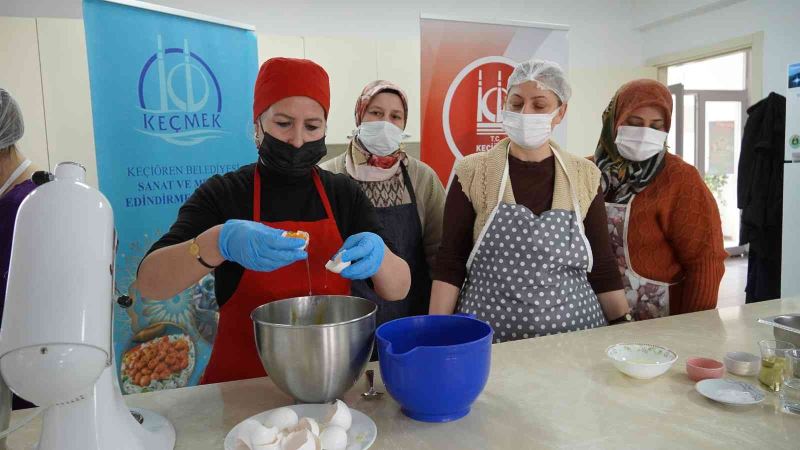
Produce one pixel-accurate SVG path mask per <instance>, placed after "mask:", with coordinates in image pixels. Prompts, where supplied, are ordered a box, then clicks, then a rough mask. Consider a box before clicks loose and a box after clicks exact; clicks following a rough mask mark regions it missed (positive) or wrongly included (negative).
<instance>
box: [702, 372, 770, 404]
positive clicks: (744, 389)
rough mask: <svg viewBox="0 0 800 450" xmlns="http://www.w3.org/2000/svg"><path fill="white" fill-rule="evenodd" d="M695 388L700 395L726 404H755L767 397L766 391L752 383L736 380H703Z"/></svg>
mask: <svg viewBox="0 0 800 450" xmlns="http://www.w3.org/2000/svg"><path fill="white" fill-rule="evenodd" d="M694 388H695V389H697V392H699V393H700V395H702V396H704V397H707V398H710V399H711V400H714V401H717V402H720V403H724V404H726V405H734V406H743V405H755V404H757V403H761V402H762V401H764V398H765V395H764V393H763V392H762V391H761V390H760V389H758V388H756V387H755V386H753V385H752V384H749V383H745V382H742V381H736V380H726V379H720V378H716V379H713V380H703V381H701V382H699V383H697V384H696V385H695V386H694Z"/></svg>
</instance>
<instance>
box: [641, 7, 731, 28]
mask: <svg viewBox="0 0 800 450" xmlns="http://www.w3.org/2000/svg"><path fill="white" fill-rule="evenodd" d="M741 1H744V0H668V1H664V0H635V1H634V2H633V9H631V14H633V25H634V27H636V28H637V29H639V28H649V27H652V26H653V25H656V24H659V23H664V22H669V21H675V20H678V19H680V18H683V17H686V16H688V15H692V14H697V13H699V12H703V11H705V12H709V11H712V10H715V9H719V8H723V7H726V6H729V5H731V4H733V3H738V2H741Z"/></svg>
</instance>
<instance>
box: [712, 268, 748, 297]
mask: <svg viewBox="0 0 800 450" xmlns="http://www.w3.org/2000/svg"><path fill="white" fill-rule="evenodd" d="M746 285H747V257H746V256H745V257H738V256H735V257H731V258H728V259H727V260H726V261H725V276H724V277H722V284H720V286H719V301H718V302H717V308H727V307H728V306H741V305H744V299H745V294H744V288H745V286H746Z"/></svg>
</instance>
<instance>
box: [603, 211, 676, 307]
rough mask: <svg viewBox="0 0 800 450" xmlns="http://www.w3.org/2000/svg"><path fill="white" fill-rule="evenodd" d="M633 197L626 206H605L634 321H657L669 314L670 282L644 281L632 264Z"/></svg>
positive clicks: (609, 231)
mask: <svg viewBox="0 0 800 450" xmlns="http://www.w3.org/2000/svg"><path fill="white" fill-rule="evenodd" d="M635 198H636V196H635V195H634V196H633V197H631V199H630V200H629V201H628V203H627V204H621V203H606V214H607V216H608V234H609V236H610V237H611V248H612V250H613V251H614V257H615V258H616V260H617V267H619V273H620V275H622V282H623V284H624V285H625V298H626V299H627V300H628V306H630V308H631V314H632V315H633V318H634V319H635V320H646V319H657V318H659V317H666V316H668V315H669V286H670V284H669V283H664V282H661V281H656V280H651V279H649V278H645V277H643V276H641V275H639V274H638V273H636V271H635V270H633V266H632V265H631V257H630V253H629V252H628V225H629V223H630V220H631V205H633V200H634V199H635Z"/></svg>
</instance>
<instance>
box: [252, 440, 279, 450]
mask: <svg viewBox="0 0 800 450" xmlns="http://www.w3.org/2000/svg"><path fill="white" fill-rule="evenodd" d="M253 450H283V449H282V448H281V442H280V441H275V442H273V443H271V444H263V445H254V446H253Z"/></svg>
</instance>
